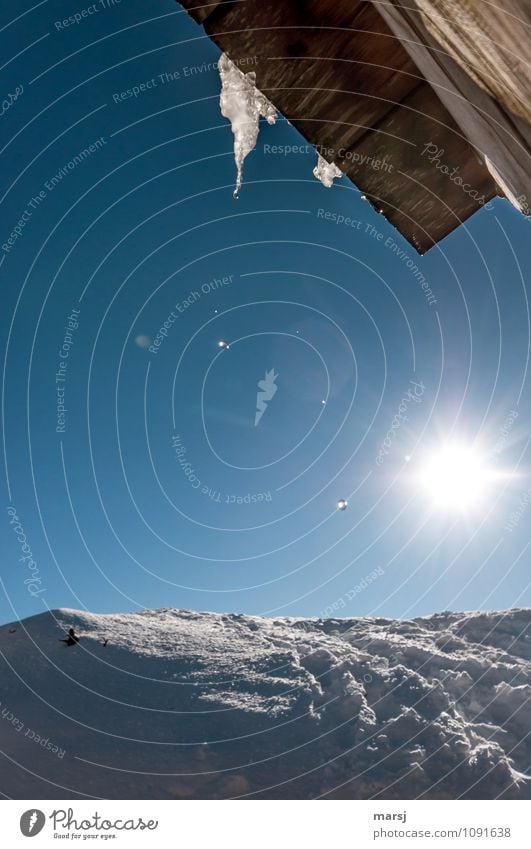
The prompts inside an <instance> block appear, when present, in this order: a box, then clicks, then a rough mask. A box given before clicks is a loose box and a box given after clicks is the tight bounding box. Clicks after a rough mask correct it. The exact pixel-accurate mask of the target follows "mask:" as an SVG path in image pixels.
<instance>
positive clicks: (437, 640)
mask: <svg viewBox="0 0 531 849" xmlns="http://www.w3.org/2000/svg"><path fill="white" fill-rule="evenodd" d="M530 621H531V610H529V609H526V610H510V611H503V612H500V613H441V614H436V615H434V616H429V617H425V618H419V619H412V620H392V619H379V618H376V619H375V618H368V617H367V618H359V619H294V618H285V619H266V618H262V617H258V616H244V615H239V614H232V615H224V614H217V613H195V612H192V611H186V610H145V611H143V612H141V613H131V614H122V615H94V614H91V613H85V612H80V611H76V610H55V611H52V612H50V613H43V614H40V615H38V616H34V617H31V618H29V619H26V620H24V621H22V622H20V623H15V624H12V625H5V626H3V627H2V628H0V650H1V653H2V660H1V666H0V699H1V705H0V719H1V721H0V745H1V750H2V753H3V757H2V758H1V760H0V791H1V792H2V794H4V795H6V796H8V797H11V798H19V799H24V798H29V799H53V798H58V799H60V798H72V799H76V798H91V797H96V798H111V799H113V798H116V799H120V798H122V799H127V798H159V799H173V798H188V799H199V798H235V797H250V798H287V799H305V798H317V797H324V798H356V799H369V798H376V799H414V798H432V799H446V798H451V799H454V798H466V799H486V798H488V799H491V798H492V799H494V798H498V797H500V798H506V799H523V798H525V799H529V798H531V775H530V774H529V764H530V763H531V758H530V754H531V752H530V741H529V739H528V733H529V727H530V719H531V707H530V700H529V696H530V694H531V675H530V660H531V639H530V630H529V623H530ZM70 626H74V627H75V629H76V632H77V633H78V634H79V637H80V642H79V645H75V646H72V647H67V646H66V645H65V644H64V643H61V642H59V639H58V638H60V637H61V636H63V631H64V630H66V629H67V628H68V627H70ZM14 628H16V631H14V630H13V629H14ZM106 639H108V640H109V642H108V644H107V645H106V646H104V645H103V643H104V641H105V640H106ZM526 773H527V774H526Z"/></svg>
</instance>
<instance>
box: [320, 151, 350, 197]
mask: <svg viewBox="0 0 531 849" xmlns="http://www.w3.org/2000/svg"><path fill="white" fill-rule="evenodd" d="M313 176H314V177H317V179H318V180H320V181H321V183H322V184H323V186H326V188H327V189H329V188H330V186H331V185H332V184H333V182H334V180H335V178H336V177H342V176H343V172H342V171H340V170H339V168H338V167H337V165H334V163H333V162H327V161H326V159H323V157H322V156H321V154H320V153H318V154H317V165H316V166H315V168H314V169H313Z"/></svg>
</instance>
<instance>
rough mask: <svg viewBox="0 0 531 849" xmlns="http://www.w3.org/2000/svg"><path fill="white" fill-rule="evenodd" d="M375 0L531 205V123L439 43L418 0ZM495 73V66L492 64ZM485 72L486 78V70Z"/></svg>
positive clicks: (468, 130)
mask: <svg viewBox="0 0 531 849" xmlns="http://www.w3.org/2000/svg"><path fill="white" fill-rule="evenodd" d="M504 2H505V3H509V8H508V10H507V12H508V15H509V17H508V18H507V20H508V22H510V21H513V20H514V18H512V17H511V16H510V13H511V11H512V10H514V0H498V6H501V7H502V8H503V3H504ZM377 5H378V7H379V10H380V12H381V14H382V16H383V17H384V18H385V19H386V21H387V22H388V23H389V26H390V27H391V28H392V29H393V31H394V32H395V34H396V35H397V36H398V37H399V38H400V39H401V40H402V43H403V44H404V46H405V47H406V49H407V51H408V53H409V54H410V55H411V57H412V59H413V60H414V61H415V63H416V65H417V66H418V67H419V68H420V69H421V71H422V72H423V74H424V76H425V77H426V79H427V80H428V82H429V83H430V85H432V86H433V88H434V90H435V91H436V92H437V95H438V97H439V98H440V99H441V100H442V102H443V103H444V104H445V106H446V108H447V109H448V111H449V112H450V113H451V114H452V116H453V117H454V119H455V121H456V122H457V124H458V125H459V126H460V128H461V130H462V132H463V133H464V134H465V135H466V136H467V138H468V139H469V140H470V142H471V144H472V145H473V146H475V148H476V150H477V151H478V152H480V153H481V154H482V155H486V156H488V158H489V159H490V160H491V161H492V162H493V163H494V164H495V165H496V167H497V169H498V170H499V171H500V172H501V174H502V175H503V177H504V180H505V181H506V183H508V185H509V187H510V189H511V191H512V193H513V194H514V195H515V196H516V197H520V198H522V199H523V205H524V206H525V204H527V206H529V205H531V151H530V144H531V126H530V125H529V124H528V123H527V122H526V121H524V120H523V119H522V118H521V117H520V116H516V115H514V114H513V113H512V112H511V111H510V110H509V109H507V108H506V107H504V105H503V104H501V103H499V102H497V101H495V100H494V99H493V98H492V97H491V96H490V95H489V94H488V93H487V91H486V90H485V89H484V88H482V87H480V86H479V85H477V83H475V82H474V80H473V79H472V78H471V77H470V76H469V75H468V74H467V73H466V72H465V71H464V70H463V69H462V68H461V67H460V66H459V65H458V64H457V63H456V62H455V61H454V59H452V57H451V56H449V55H448V54H447V53H446V52H445V51H444V50H443V49H442V48H441V45H440V44H439V43H438V42H437V41H436V40H435V38H434V37H433V36H432V35H431V33H430V32H428V30H427V29H426V27H425V25H424V22H423V19H422V17H421V15H420V12H419V9H418V7H416V5H415V0H391V2H389V0H388V2H386V3H378V4H377ZM485 14H488V12H487V11H486V13H485ZM502 37H503V36H502V32H501V31H500V33H499V38H500V39H501V38H502ZM525 37H526V33H525V32H523V38H525ZM527 38H529V34H527ZM493 73H496V68H495V67H491V68H489V74H493ZM484 76H485V79H488V75H487V73H486V72H485V75H484ZM528 97H529V92H525V98H528Z"/></svg>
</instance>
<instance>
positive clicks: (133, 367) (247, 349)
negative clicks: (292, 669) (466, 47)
mask: <svg viewBox="0 0 531 849" xmlns="http://www.w3.org/2000/svg"><path fill="white" fill-rule="evenodd" d="M29 9H31V3H30V2H28V0H14V2H11V3H9V4H5V5H4V7H3V8H2V11H1V12H0V16H1V19H0V26H4V25H5V27H4V29H2V30H1V31H0V39H1V43H2V57H3V61H4V62H6V63H7V64H4V67H3V68H2V70H1V77H2V87H1V91H2V98H4V104H3V115H2V118H1V120H2V140H1V168H0V179H1V196H2V199H1V203H2V215H1V222H2V225H1V226H2V232H1V234H0V235H1V238H0V242H1V243H2V249H1V252H0V261H1V266H0V275H1V277H2V293H3V295H2V306H3V308H2V311H1V314H0V331H1V340H2V351H3V383H2V389H3V416H4V418H3V422H4V426H3V437H4V454H3V466H2V468H3V473H2V487H3V492H4V508H3V509H4V516H3V519H2V522H1V523H0V526H1V539H2V550H3V552H4V553H3V555H2V570H1V577H2V584H1V586H0V621H2V622H7V621H10V620H13V619H15V618H19V617H23V616H27V615H31V614H34V613H39V612H41V611H43V610H45V609H47V608H48V607H49V608H54V607H76V608H86V609H88V610H93V611H97V612H111V611H121V610H137V609H139V608H143V607H187V608H194V609H201V610H220V611H239V612H247V613H265V614H268V615H301V616H302V615H304V616H305V615H310V616H316V615H319V614H320V613H328V614H332V615H342V616H357V615H377V616H378V615H382V616H383V615H384V616H401V617H402V616H403V617H409V616H412V615H422V614H428V613H431V612H433V611H437V610H443V609H455V610H459V609H476V608H490V609H492V608H505V607H510V606H523V605H528V604H529V603H530V601H531V596H530V593H529V589H528V581H529V557H530V554H529V548H528V547H529V543H530V540H531V537H530V533H529V526H530V518H531V509H530V508H529V506H528V501H530V500H531V489H530V487H531V476H530V453H529V445H528V440H529V425H528V422H529V414H530V400H529V375H528V355H529V340H530V323H529V308H528V292H529V271H528V269H529V259H530V242H531V240H530V235H531V221H530V220H526V219H525V218H523V217H522V216H520V215H519V214H518V213H517V212H516V211H515V210H514V209H513V208H512V207H511V206H510V205H509V203H508V202H506V201H503V200H499V201H496V202H495V203H494V204H493V205H492V208H491V209H483V210H482V211H481V212H479V213H478V214H477V215H475V216H474V217H473V218H472V219H470V220H469V221H468V222H466V224H464V225H463V226H461V227H460V228H459V230H457V231H455V232H454V233H453V234H451V235H450V236H449V237H448V238H446V239H445V240H444V241H443V242H442V243H441V244H440V245H438V246H437V247H435V248H434V249H433V250H431V251H430V252H429V253H428V254H427V255H426V256H425V257H423V258H419V257H417V255H416V254H415V252H414V250H413V248H412V247H411V246H409V245H408V244H407V242H405V241H404V240H403V239H402V238H401V237H400V235H399V234H398V233H397V232H396V231H395V230H394V229H393V228H392V227H391V226H390V225H389V224H388V223H387V222H386V221H385V219H384V218H383V217H381V216H379V215H378V214H377V213H376V212H374V211H373V210H372V209H371V208H370V206H369V204H367V203H366V202H364V201H363V200H362V199H361V198H360V194H359V191H358V189H357V188H356V187H355V186H354V185H352V184H351V183H350V182H349V181H348V180H347V179H346V178H343V179H342V180H341V181H339V182H336V184H335V185H334V186H333V187H332V188H331V189H326V188H324V187H323V186H322V185H321V184H320V183H319V182H317V181H316V180H315V178H314V177H313V176H312V169H313V167H314V165H315V159H316V157H315V153H313V152H312V151H311V150H310V149H309V147H305V143H304V139H302V137H300V136H299V135H298V134H297V133H296V131H295V130H294V129H293V127H291V126H290V125H289V124H288V123H287V122H286V121H285V120H284V119H283V118H280V120H279V121H278V123H277V124H276V126H268V125H267V124H265V122H263V126H262V127H261V132H260V137H259V140H258V145H257V148H256V150H255V151H254V152H253V153H252V154H251V155H250V156H249V157H248V159H247V160H246V163H245V173H244V186H243V190H242V192H241V196H240V198H239V199H237V200H236V199H234V198H233V196H232V189H233V185H234V179H235V169H234V160H233V155H232V134H231V131H230V126H229V124H228V123H227V121H226V120H225V119H224V118H222V116H221V115H220V111H219V78H218V74H217V71H216V69H215V67H213V66H214V64H215V62H216V60H217V59H218V55H219V53H218V51H217V48H216V47H215V46H214V45H213V44H212V43H211V42H210V41H209V39H208V38H207V37H206V36H205V34H204V32H203V30H202V28H200V27H198V26H197V25H196V24H194V23H193V22H192V21H191V19H190V18H188V16H187V15H186V14H185V13H184V12H182V10H180V7H179V6H177V5H176V4H175V3H173V2H172V0H158V2H157V3H151V4H146V3H145V2H140V0H121V2H120V3H118V2H117V0H115V2H114V3H113V2H112V0H108V3H107V0H105V2H103V0H98V2H97V3H95V4H93V5H92V6H90V5H89V4H88V3H85V4H84V3H83V2H77V3H74V4H69V8H68V10H67V9H66V7H65V4H64V3H61V2H57V0H45V1H44V2H41V3H38V4H37V5H36V6H34V7H33V9H32V10H31V11H28V12H27V14H24V13H25V12H26V11H27V10H29ZM90 9H92V11H89V10H90ZM67 11H68V12H69V13H70V14H71V15H75V14H76V13H79V16H80V17H79V21H76V19H75V18H74V19H73V20H72V21H71V22H68V21H67V22H66V25H65V20H66V19H65V18H63V16H64V15H66V14H67ZM17 16H20V17H18V19H16V18H17ZM13 19H15V20H14V22H12V23H11V24H10V21H13ZM11 57H12V58H11ZM8 59H9V60H10V61H8ZM134 87H136V88H135V90H134V91H133V88H134ZM128 91H129V92H130V93H128ZM17 92H18V94H17ZM272 145H277V146H286V145H291V146H294V145H296V146H300V147H301V149H300V150H298V151H296V152H292V153H289V154H288V155H284V154H285V150H284V151H281V152H278V151H277V152H276V153H274V152H272V151H271V149H270V148H271V146H272ZM87 151H88V152H87ZM82 152H83V153H82ZM80 154H82V155H81V156H79V155H80ZM76 157H77V158H76ZM327 213H329V214H328V215H327ZM334 216H335V217H334ZM339 216H344V217H345V218H347V217H348V218H350V219H352V221H353V222H354V223H353V224H352V223H348V224H346V223H338V217H339ZM9 239H10V240H11V241H8V240H9ZM401 252H403V253H401ZM408 260H412V261H413V262H414V263H415V264H416V265H417V266H418V268H419V269H420V272H421V273H422V274H423V275H424V276H425V278H426V280H427V281H428V282H429V286H430V288H431V290H432V292H433V298H432V300H431V302H430V300H429V299H428V298H427V296H426V292H425V290H423V289H422V287H421V285H420V281H419V279H418V276H417V277H416V276H415V273H414V270H412V268H411V264H412V263H411V262H410V263H409V267H408ZM165 322H166V326H165ZM161 332H162V334H163V335H158V334H160V333H161ZM65 340H66V341H65ZM220 340H226V341H227V342H229V347H228V348H225V349H223V348H219V347H218V342H219V341H220ZM157 343H159V344H157ZM271 370H274V374H273V375H270V382H271V381H272V382H273V383H274V384H275V385H276V387H277V390H276V392H275V393H274V394H273V395H272V397H271V399H270V401H269V402H268V403H267V406H266V408H265V412H264V413H263V415H262V417H261V418H260V420H259V422H258V424H257V425H256V426H255V412H256V402H257V392H258V391H260V390H259V388H258V386H257V383H258V381H260V380H264V379H265V375H266V372H270V371H271ZM323 402H324V403H323ZM386 439H387V441H386ZM448 443H450V444H455V443H458V444H459V445H460V446H464V447H465V455H464V456H467V455H468V456H476V455H477V456H478V457H479V458H480V461H481V464H482V465H481V467H480V469H479V470H478V472H477V474H476V479H475V481H472V483H475V484H476V485H478V486H480V488H481V489H482V490H483V492H482V493H481V498H478V499H476V500H475V503H474V504H473V505H472V508H471V509H469V510H466V511H464V510H460V509H451V508H452V507H453V506H455V505H452V504H448V503H445V504H444V505H440V504H438V503H434V499H433V497H432V496H433V492H431V493H429V492H428V491H427V490H426V488H425V487H423V486H422V485H421V483H420V482H419V479H418V476H419V473H420V472H421V471H422V470H423V469H424V468H425V466H426V463H429V462H430V461H432V460H433V458H435V460H437V458H438V457H440V451H441V450H442V448H443V447H444V446H445V445H447V444H448ZM440 482H441V479H440V476H439V479H438V484H437V485H438V486H439V487H440ZM447 483H448V482H447ZM464 483H465V484H467V483H470V480H468V481H465V482H464ZM461 484H462V482H461V483H459V481H458V482H457V483H456V482H455V481H453V480H450V482H449V488H450V492H449V495H450V498H449V500H450V501H452V498H453V497H454V496H455V501H456V502H458V501H459V495H460V487H461ZM340 498H344V499H346V500H348V506H347V508H346V509H345V510H342V511H341V510H338V509H337V507H336V502H337V500H338V499H340ZM447 502H448V499H447ZM360 582H361V584H360Z"/></svg>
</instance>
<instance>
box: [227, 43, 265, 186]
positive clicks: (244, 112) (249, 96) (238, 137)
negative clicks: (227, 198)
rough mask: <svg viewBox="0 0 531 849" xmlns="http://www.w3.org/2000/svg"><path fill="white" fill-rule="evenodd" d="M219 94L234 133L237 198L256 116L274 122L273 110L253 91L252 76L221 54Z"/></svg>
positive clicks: (256, 125)
mask: <svg viewBox="0 0 531 849" xmlns="http://www.w3.org/2000/svg"><path fill="white" fill-rule="evenodd" d="M218 67H219V75H220V78H221V94H220V99H219V104H220V107H221V114H222V115H223V116H224V117H225V118H228V120H229V121H230V123H231V127H232V132H233V134H234V159H235V162H236V172H237V177H236V188H235V190H234V196H235V197H238V194H239V191H240V188H241V185H242V178H243V162H244V159H245V157H246V156H248V155H249V154H250V153H251V151H252V150H254V149H255V147H256V142H257V139H258V129H259V121H260V116H262V117H263V118H265V119H266V121H267V123H268V124H274V123H275V122H276V119H277V112H276V109H275V107H274V106H273V104H272V103H270V102H269V100H268V99H267V98H266V97H264V95H263V94H262V93H261V92H260V91H259V90H258V89H257V88H256V84H255V83H256V74H255V73H254V71H251V72H249V73H248V74H244V73H242V72H241V71H240V70H239V69H238V68H237V67H236V66H235V65H234V64H233V63H232V62H231V61H230V59H229V57H228V56H227V55H226V54H225V53H223V54H222V55H221V58H220V60H219V65H218Z"/></svg>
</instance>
